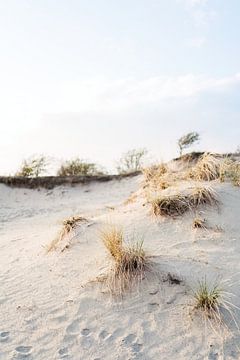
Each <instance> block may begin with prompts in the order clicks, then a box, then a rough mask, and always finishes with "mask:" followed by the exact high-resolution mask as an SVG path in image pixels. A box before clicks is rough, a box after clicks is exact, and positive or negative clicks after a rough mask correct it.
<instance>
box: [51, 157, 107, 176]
mask: <svg viewBox="0 0 240 360" xmlns="http://www.w3.org/2000/svg"><path fill="white" fill-rule="evenodd" d="M101 174H102V172H101V171H100V170H99V169H98V167H97V165H96V164H94V163H89V162H87V161H84V160H81V159H79V158H76V159H72V160H67V161H65V162H64V163H63V164H62V165H61V167H60V169H59V170H58V172H57V175H58V176H81V175H101Z"/></svg>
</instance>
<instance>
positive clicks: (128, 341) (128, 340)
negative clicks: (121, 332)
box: [122, 334, 143, 353]
mask: <svg viewBox="0 0 240 360" xmlns="http://www.w3.org/2000/svg"><path fill="white" fill-rule="evenodd" d="M122 344H123V345H124V346H126V347H129V348H130V349H131V350H132V351H133V352H134V353H139V352H140V351H141V348H142V346H143V344H140V343H139V342H137V341H136V335H134V334H129V335H128V336H126V337H125V338H123V339H122Z"/></svg>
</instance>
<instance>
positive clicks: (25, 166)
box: [16, 156, 47, 177]
mask: <svg viewBox="0 0 240 360" xmlns="http://www.w3.org/2000/svg"><path fill="white" fill-rule="evenodd" d="M46 168H47V159H46V157H45V156H39V157H32V158H29V159H27V160H24V161H23V163H22V166H21V167H20V169H19V171H18V172H17V173H16V176H23V177H38V176H39V175H42V174H43V173H44V172H45V171H46Z"/></svg>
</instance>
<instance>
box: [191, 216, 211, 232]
mask: <svg viewBox="0 0 240 360" xmlns="http://www.w3.org/2000/svg"><path fill="white" fill-rule="evenodd" d="M192 227H193V228H194V229H206V228H207V222H206V219H201V218H200V217H195V218H194V219H193V224H192Z"/></svg>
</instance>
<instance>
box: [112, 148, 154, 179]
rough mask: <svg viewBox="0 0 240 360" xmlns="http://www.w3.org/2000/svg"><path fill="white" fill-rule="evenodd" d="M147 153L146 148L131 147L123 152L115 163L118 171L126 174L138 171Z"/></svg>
mask: <svg viewBox="0 0 240 360" xmlns="http://www.w3.org/2000/svg"><path fill="white" fill-rule="evenodd" d="M147 153H148V151H147V150H146V149H133V150H129V151H128V152H127V153H125V154H123V155H122V157H121V159H120V160H119V162H118V165H117V171H118V173H119V174H126V173H131V172H135V171H140V170H141V169H142V167H143V165H144V162H145V159H146V155H147Z"/></svg>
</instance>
